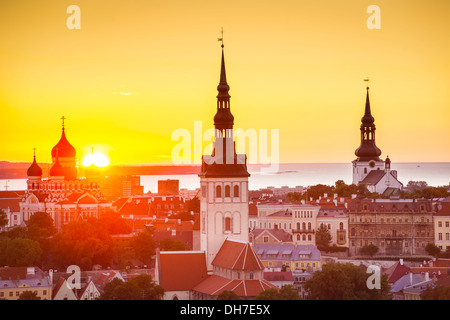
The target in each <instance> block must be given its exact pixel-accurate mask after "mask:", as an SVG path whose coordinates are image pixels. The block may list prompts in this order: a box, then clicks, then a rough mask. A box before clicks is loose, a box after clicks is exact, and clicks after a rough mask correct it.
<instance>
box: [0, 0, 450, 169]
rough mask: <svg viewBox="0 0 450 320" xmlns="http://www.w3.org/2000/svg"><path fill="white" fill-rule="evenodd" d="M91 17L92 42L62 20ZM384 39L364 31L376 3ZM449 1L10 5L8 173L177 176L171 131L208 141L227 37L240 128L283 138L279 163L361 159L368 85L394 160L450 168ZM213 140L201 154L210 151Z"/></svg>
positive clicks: (84, 24)
mask: <svg viewBox="0 0 450 320" xmlns="http://www.w3.org/2000/svg"><path fill="white" fill-rule="evenodd" d="M71 4H76V5H78V6H79V7H80V8H81V30H69V29H68V28H67V27H66V19H67V18H68V17H69V14H67V13H66V9H67V7H68V6H69V5H71ZM372 4H376V5H378V6H379V7H380V9H381V29H380V30H369V29H368V28H367V26H366V20H367V18H368V17H369V16H370V15H369V14H367V13H366V9H367V7H368V6H369V5H372ZM449 12H450V2H449V1H448V0H441V1H439V0H431V1H425V0H421V1H413V0H405V1H392V0H389V1H387V0H386V1H384V0H375V1H364V0H339V1H336V0H320V1H309V0H308V1H306V0H303V1H302V0H279V1H273V0H272V1H266V0H259V1H253V0H240V1H233V0H231V1H216V0H194V1H178V0H177V1H175V0H167V1H155V0H135V1H114V0H108V1H106V0H105V1H103V0H95V1H92V0H86V1H85V0H71V1H70V2H69V1H63V0H53V1H52V0H46V1H40V2H36V1H31V0H22V1H2V2H0V39H1V41H0V70H1V74H0V110H1V117H0V136H1V137H2V138H1V148H0V160H9V161H31V160H32V153H33V148H34V147H36V148H37V151H36V152H37V157H38V162H49V161H51V156H50V150H51V148H52V147H53V146H54V145H55V144H56V143H57V141H58V139H59V137H60V127H61V121H60V118H61V116H63V115H64V116H65V117H66V118H67V121H66V128H67V130H66V133H67V138H68V139H69V141H70V142H71V143H72V144H73V145H74V146H75V147H76V149H77V155H78V157H79V158H80V159H81V158H82V157H83V155H84V154H86V153H89V152H91V147H92V146H94V147H95V148H96V150H100V151H103V152H106V153H107V154H108V156H109V157H110V159H111V162H112V163H113V164H159V163H167V164H170V163H172V161H171V158H170V156H171V151H172V148H173V147H174V146H175V145H176V144H177V142H174V141H171V134H172V132H173V131H174V130H176V129H179V128H184V129H187V130H189V131H190V132H192V134H193V130H194V121H202V122H203V130H206V129H209V128H212V124H213V122H212V118H213V116H214V114H215V108H216V94H217V89H216V87H217V84H218V81H219V67H220V43H219V42H217V38H218V37H220V28H221V27H223V28H224V40H225V58H226V67H227V77H228V83H229V85H230V87H231V89H230V94H231V110H232V113H233V114H234V116H235V128H241V129H244V130H247V129H256V130H259V129H267V130H268V131H270V130H271V129H279V139H280V148H279V154H280V161H281V162H351V161H352V160H353V159H354V158H355V156H354V150H355V149H356V148H357V147H358V146H359V125H360V119H361V117H362V115H363V111H364V102H365V85H366V84H365V83H364V82H363V81H362V80H363V79H364V78H365V77H367V76H368V77H369V78H370V79H371V82H370V87H371V90H370V94H371V105H372V114H373V116H374V117H375V123H376V125H377V145H378V147H379V148H380V149H381V150H382V151H383V154H382V158H383V159H384V158H385V156H386V155H389V156H390V158H391V159H392V161H393V162H418V161H429V162H448V161H450V148H449V147H450V143H449V141H450V139H449V138H450V130H449V129H448V121H449V119H450V108H449V106H450V93H449V92H450V90H449V89H448V87H449V83H450V80H449V75H450V58H449V57H450V41H448V39H450V24H449V23H448V13H449ZM207 144H208V143H206V142H205V145H204V146H206V145H207Z"/></svg>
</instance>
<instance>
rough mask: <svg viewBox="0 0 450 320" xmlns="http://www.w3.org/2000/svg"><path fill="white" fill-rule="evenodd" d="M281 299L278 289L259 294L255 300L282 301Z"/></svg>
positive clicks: (270, 289)
mask: <svg viewBox="0 0 450 320" xmlns="http://www.w3.org/2000/svg"><path fill="white" fill-rule="evenodd" d="M280 298H281V297H280V293H279V292H278V289H275V288H269V289H266V290H263V291H261V292H260V293H258V295H257V296H256V297H255V300H281V299H280Z"/></svg>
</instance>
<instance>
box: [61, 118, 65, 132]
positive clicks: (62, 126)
mask: <svg viewBox="0 0 450 320" xmlns="http://www.w3.org/2000/svg"><path fill="white" fill-rule="evenodd" d="M61 120H62V128H63V130H64V120H66V117H64V116H62V117H61Z"/></svg>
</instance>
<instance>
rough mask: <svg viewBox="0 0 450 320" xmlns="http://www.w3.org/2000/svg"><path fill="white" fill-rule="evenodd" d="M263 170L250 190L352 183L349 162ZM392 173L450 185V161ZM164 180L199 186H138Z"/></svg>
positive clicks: (153, 178) (147, 179)
mask: <svg viewBox="0 0 450 320" xmlns="http://www.w3.org/2000/svg"><path fill="white" fill-rule="evenodd" d="M264 168H265V170H264V171H263V170H262V169H261V166H259V165H249V171H250V174H251V176H250V178H249V189H250V190H258V189H261V188H266V187H268V186H273V187H277V188H278V187H282V186H289V187H295V186H303V187H306V186H311V185H316V184H325V185H334V183H335V182H336V181H337V180H344V182H345V183H347V184H351V183H352V165H351V163H292V164H279V166H278V170H271V169H270V168H269V167H268V166H264ZM392 170H397V177H398V179H399V180H400V181H401V182H402V183H403V184H404V185H405V186H406V185H407V183H408V181H426V182H427V183H428V185H429V186H434V187H437V186H444V185H449V184H450V162H420V163H419V162H417V163H415V162H407V163H406V162H403V163H392ZM266 171H267V172H266ZM166 179H178V180H179V186H180V188H187V189H189V190H194V189H196V188H199V186H200V178H199V177H198V176H197V175H196V174H185V175H143V176H141V185H143V186H144V192H148V191H151V192H157V191H158V180H166ZM5 186H7V187H5ZM6 189H8V190H25V189H26V179H9V180H6V179H0V190H6Z"/></svg>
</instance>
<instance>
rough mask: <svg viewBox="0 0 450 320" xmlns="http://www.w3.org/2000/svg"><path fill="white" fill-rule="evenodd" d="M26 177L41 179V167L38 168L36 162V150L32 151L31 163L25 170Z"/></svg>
mask: <svg viewBox="0 0 450 320" xmlns="http://www.w3.org/2000/svg"><path fill="white" fill-rule="evenodd" d="M27 176H29V177H41V176H42V169H41V167H39V165H38V164H37V162H36V149H35V150H34V155H33V163H32V164H31V166H30V167H29V168H28V170H27Z"/></svg>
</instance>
